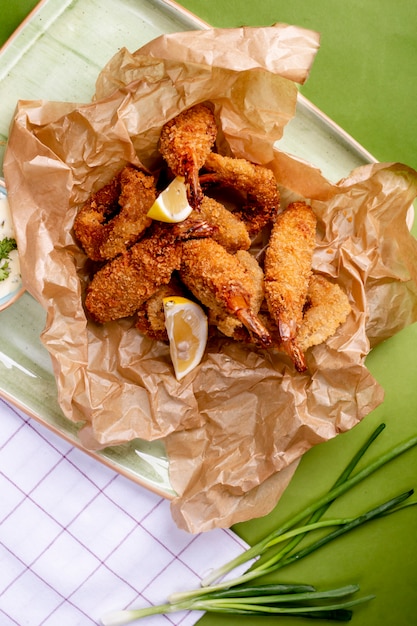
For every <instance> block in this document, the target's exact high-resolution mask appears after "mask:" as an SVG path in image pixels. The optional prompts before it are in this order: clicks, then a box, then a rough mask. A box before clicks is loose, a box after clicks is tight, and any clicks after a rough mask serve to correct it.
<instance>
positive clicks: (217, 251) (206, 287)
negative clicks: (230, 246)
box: [180, 238, 271, 347]
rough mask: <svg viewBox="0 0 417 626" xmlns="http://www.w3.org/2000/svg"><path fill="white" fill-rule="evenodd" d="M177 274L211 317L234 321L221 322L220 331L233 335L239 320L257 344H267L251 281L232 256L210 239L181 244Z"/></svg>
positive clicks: (267, 339)
mask: <svg viewBox="0 0 417 626" xmlns="http://www.w3.org/2000/svg"><path fill="white" fill-rule="evenodd" d="M182 248H183V254H182V261H181V269H180V277H181V280H182V281H183V282H184V284H185V285H186V287H188V289H189V290H190V291H191V292H192V293H193V294H194V296H195V297H196V298H198V299H199V300H200V302H201V303H202V304H203V305H204V306H206V307H207V308H208V309H209V310H210V316H211V319H212V320H213V319H217V320H223V321H224V320H227V318H228V317H230V316H231V317H232V318H233V319H234V320H235V321H236V323H230V321H229V323H228V324H226V322H225V324H223V326H222V331H223V332H224V333H225V334H232V335H233V332H234V330H235V328H236V326H238V325H239V323H242V324H243V325H244V326H245V327H246V328H247V329H248V331H249V333H250V334H251V335H253V336H254V337H256V340H257V343H258V344H260V345H262V346H263V347H267V346H269V345H270V343H271V337H270V335H269V333H268V331H267V330H266V328H265V327H264V326H263V325H262V324H261V322H260V320H259V319H258V317H257V315H256V314H255V313H254V312H253V307H254V306H255V305H254V297H253V295H252V288H253V281H252V277H251V274H250V272H249V271H248V269H247V268H246V267H245V266H244V265H243V264H242V263H241V261H239V258H238V257H237V256H235V255H232V254H229V253H228V252H227V251H226V250H225V249H224V248H223V246H221V245H220V244H218V243H217V242H216V241H214V240H213V239H211V238H207V239H201V240H192V241H187V242H184V243H183V244H182Z"/></svg>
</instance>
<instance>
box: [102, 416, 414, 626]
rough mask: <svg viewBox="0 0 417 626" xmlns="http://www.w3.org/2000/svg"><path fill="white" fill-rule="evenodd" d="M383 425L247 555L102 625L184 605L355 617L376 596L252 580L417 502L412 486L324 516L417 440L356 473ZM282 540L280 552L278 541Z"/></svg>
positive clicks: (342, 618)
mask: <svg viewBox="0 0 417 626" xmlns="http://www.w3.org/2000/svg"><path fill="white" fill-rule="evenodd" d="M384 428H385V425H384V424H381V425H380V426H379V427H378V428H377V429H376V430H375V431H374V432H373V433H372V434H371V436H370V437H369V438H368V439H367V441H366V442H365V443H364V445H363V446H362V447H361V448H360V450H358V452H357V453H356V454H355V455H354V457H353V458H352V459H351V461H350V462H349V464H348V465H347V466H346V468H345V470H344V471H343V472H342V474H341V475H340V476H339V478H338V479H337V481H336V482H335V483H334V485H333V487H332V488H331V489H330V490H329V491H328V493H327V494H325V495H324V496H322V497H320V498H318V499H317V500H316V501H315V502H314V503H313V504H310V505H308V506H306V507H305V508H304V509H302V510H301V511H300V512H299V513H297V514H296V515H294V516H293V517H292V518H291V519H289V520H288V521H287V522H285V523H284V524H282V525H281V526H280V527H279V528H277V529H275V530H274V531H273V532H272V533H270V534H269V535H267V536H266V537H265V538H264V539H262V540H261V541H259V542H258V543H257V544H255V545H254V546H252V547H251V548H249V549H248V550H246V551H245V552H244V553H243V554H241V555H239V556H238V557H236V558H235V559H232V560H231V561H230V562H229V563H227V564H225V565H223V566H222V567H220V568H218V569H217V570H215V571H214V572H212V573H211V574H210V575H209V576H208V577H206V578H205V579H204V580H203V581H202V586H201V587H200V588H199V589H194V590H191V591H185V592H180V593H174V594H172V595H171V596H170V597H169V598H168V602H167V603H166V604H163V605H159V606H153V607H148V608H143V609H132V610H124V611H123V610H122V611H114V612H111V613H108V614H107V615H105V616H104V617H103V618H102V620H101V622H102V624H103V626H123V624H128V623H130V622H133V621H136V620H139V619H140V618H142V617H146V616H149V615H156V614H161V613H163V614H168V613H173V612H175V611H184V610H197V611H208V612H215V613H225V614H227V613H228V614H235V615H236V614H239V615H259V616H261V615H265V616H268V615H269V616H272V615H274V616H277V617H279V616H287V617H288V616H291V615H293V616H298V617H308V618H312V619H317V618H321V619H327V620H333V621H343V622H346V621H349V620H350V619H351V617H352V610H351V609H352V607H354V606H356V605H358V604H361V603H363V602H368V601H369V600H371V599H373V598H374V596H370V595H368V596H363V597H360V598H353V597H352V596H353V595H354V594H355V593H357V592H358V591H359V587H358V585H347V586H346V587H342V588H338V589H327V590H323V591H320V590H317V589H316V588H315V587H313V586H311V585H286V584H267V585H264V584H253V581H254V580H256V579H259V578H260V577H262V576H264V575H265V574H270V573H272V572H276V571H277V570H278V569H282V568H283V567H285V566H286V565H289V564H290V563H294V562H296V561H299V560H301V559H302V558H304V557H306V556H308V555H309V554H311V553H312V552H314V551H315V550H318V549H319V548H321V547H322V546H324V545H326V544H327V543H329V542H331V541H333V540H334V539H336V538H337V537H340V536H341V535H343V534H346V533H347V532H350V531H351V530H353V529H355V528H357V527H358V526H362V525H363V524H366V523H367V522H369V521H371V520H375V519H378V518H381V517H384V516H385V515H387V514H389V513H394V512H396V511H399V510H401V509H403V508H404V507H406V506H412V505H415V504H417V502H416V501H412V502H408V503H406V502H405V501H406V500H407V499H408V498H409V497H410V496H411V495H412V494H413V493H414V491H413V489H410V490H409V491H406V492H405V493H401V494H399V495H398V496H396V497H394V498H391V499H390V500H388V501H386V502H383V503H381V504H379V505H378V506H376V507H374V508H372V509H370V510H369V511H365V512H363V513H360V514H359V515H355V516H354V517H349V518H333V519H325V520H322V519H321V518H322V516H323V515H324V513H325V512H326V511H327V509H328V508H329V507H330V505H331V504H332V502H334V501H335V500H336V499H337V498H338V497H339V496H341V495H343V494H344V493H346V492H347V491H348V490H350V489H352V488H353V487H354V486H355V485H357V484H358V483H359V482H361V481H363V480H364V479H365V478H367V477H368V476H370V475H371V474H373V473H374V472H376V471H377V470H378V469H379V468H381V467H382V466H383V465H386V464H387V463H389V462H390V461H392V460H393V459H395V458H397V457H398V456H400V455H401V454H403V453H404V452H406V451H407V450H409V449H410V448H412V447H413V446H415V445H417V435H415V436H414V437H411V438H410V439H407V440H406V441H405V442H403V443H401V444H399V445H397V446H395V447H394V448H392V449H391V450H389V451H388V452H385V453H384V454H382V455H381V456H379V457H378V459H376V460H375V461H373V462H371V463H369V464H368V465H366V466H365V467H364V468H363V469H362V470H360V471H358V472H356V473H355V474H354V473H353V472H354V470H355V468H356V466H357V464H358V462H359V461H360V459H361V458H362V457H363V455H364V454H365V452H366V451H367V449H368V448H369V446H370V445H371V443H372V442H373V441H375V439H376V438H377V437H378V435H379V434H380V433H381V432H382V430H383V429H384ZM325 528H330V529H331V530H330V532H328V533H327V534H325V535H324V536H321V537H320V538H319V539H316V540H314V539H313V541H311V542H310V543H309V544H308V545H307V546H306V547H304V548H301V549H299V550H297V549H296V548H297V545H298V544H299V542H300V541H301V540H302V539H303V538H304V537H306V536H307V535H308V534H309V533H312V532H313V531H315V530H317V529H325ZM282 544H283V547H282ZM280 545H281V547H280V549H278V551H277V546H278V547H279V546H280ZM255 559H256V562H255V563H254V564H253V565H252V566H251V567H250V568H249V569H248V570H247V571H246V572H245V573H244V574H241V575H239V576H237V577H236V578H233V579H231V580H230V579H229V580H226V581H222V582H217V581H218V580H220V579H222V578H223V577H224V576H225V575H226V574H228V573H230V572H232V571H233V570H234V569H236V568H237V567H239V566H242V565H244V564H245V563H248V562H253V561H254V560H255Z"/></svg>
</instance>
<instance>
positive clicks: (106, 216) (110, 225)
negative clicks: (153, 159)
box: [74, 166, 156, 261]
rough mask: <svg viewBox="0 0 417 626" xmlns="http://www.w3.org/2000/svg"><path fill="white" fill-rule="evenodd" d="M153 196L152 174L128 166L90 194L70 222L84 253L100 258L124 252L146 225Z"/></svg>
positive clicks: (107, 257) (138, 236)
mask: <svg viewBox="0 0 417 626" xmlns="http://www.w3.org/2000/svg"><path fill="white" fill-rule="evenodd" d="M155 197H156V190H155V182H154V178H153V176H148V175H146V174H144V173H143V172H141V171H139V170H137V169H135V168H134V167H130V166H127V167H125V168H124V169H123V170H122V171H121V172H120V173H119V174H118V175H117V176H116V177H114V178H113V180H112V181H110V183H109V184H108V185H105V187H103V188H102V189H100V190H99V191H97V192H96V193H94V194H92V196H91V197H90V198H89V200H88V201H87V202H86V203H85V204H84V206H82V207H81V209H80V211H79V212H78V214H77V216H76V218H75V222H74V232H75V236H76V237H77V239H78V240H79V242H80V243H81V245H82V247H83V249H84V251H85V253H86V254H87V256H89V257H90V259H92V260H93V261H104V260H108V259H113V258H114V257H115V256H116V255H117V254H120V253H122V252H125V251H126V249H127V248H128V247H129V246H130V245H131V244H133V243H135V242H136V241H137V240H138V239H139V238H140V236H141V235H142V234H143V232H144V231H145V229H146V228H147V227H148V226H149V225H150V223H151V220H150V218H148V217H147V215H146V214H147V212H148V210H149V209H150V207H151V206H152V204H153V202H154V201H155Z"/></svg>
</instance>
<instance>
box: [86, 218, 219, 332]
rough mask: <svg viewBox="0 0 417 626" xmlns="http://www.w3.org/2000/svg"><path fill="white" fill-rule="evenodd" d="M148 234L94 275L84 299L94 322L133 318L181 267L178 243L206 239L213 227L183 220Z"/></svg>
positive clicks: (157, 227)
mask: <svg viewBox="0 0 417 626" xmlns="http://www.w3.org/2000/svg"><path fill="white" fill-rule="evenodd" d="M151 231H152V232H150V233H149V234H147V235H146V236H145V237H144V238H143V239H141V240H140V241H139V242H138V243H136V244H134V245H133V246H132V247H131V248H129V250H127V251H126V252H125V253H124V254H121V255H119V256H117V257H115V258H114V259H113V260H112V261H109V262H108V263H107V264H106V265H104V267H102V268H101V269H100V270H99V271H98V272H97V273H96V274H94V276H93V279H92V281H91V283H90V284H89V286H88V288H87V293H86V300H85V306H86V309H87V310H88V312H89V313H90V316H91V318H92V319H93V320H94V321H96V322H99V323H102V324H103V323H105V322H110V321H112V320H116V319H120V318H122V317H128V316H130V315H133V314H134V313H135V312H136V311H137V310H138V309H139V307H140V306H141V305H142V304H143V303H144V302H145V301H146V300H148V299H149V298H150V297H151V296H152V295H153V294H154V293H155V291H156V290H157V289H158V287H160V286H161V285H164V284H167V283H169V281H170V279H171V275H172V273H173V272H174V270H178V269H179V268H180V266H181V252H182V247H181V246H180V245H179V242H180V241H182V240H185V239H188V238H190V237H207V236H209V235H210V234H211V233H212V232H213V228H212V227H210V226H209V225H208V224H206V223H205V222H203V221H201V220H200V221H196V220H186V221H184V222H181V223H180V224H176V225H175V226H161V225H157V226H155V227H154V228H152V229H151Z"/></svg>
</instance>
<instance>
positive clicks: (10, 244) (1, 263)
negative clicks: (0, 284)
mask: <svg viewBox="0 0 417 626" xmlns="http://www.w3.org/2000/svg"><path fill="white" fill-rule="evenodd" d="M16 249H17V244H16V240H15V239H12V238H11V237H5V238H4V239H2V240H1V241H0V281H2V280H5V279H6V278H7V277H8V276H9V275H10V266H9V261H10V257H9V254H10V252H11V251H12V250H16Z"/></svg>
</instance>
